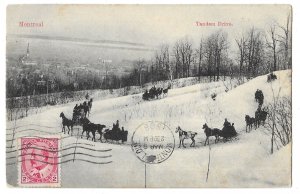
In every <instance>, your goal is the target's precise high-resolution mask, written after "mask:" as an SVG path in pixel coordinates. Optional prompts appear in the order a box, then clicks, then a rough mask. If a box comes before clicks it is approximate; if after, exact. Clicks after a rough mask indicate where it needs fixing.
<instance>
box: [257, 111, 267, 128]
mask: <svg viewBox="0 0 300 194" xmlns="http://www.w3.org/2000/svg"><path fill="white" fill-rule="evenodd" d="M267 115H268V112H267V111H265V110H261V108H260V107H258V109H257V110H256V111H255V121H256V127H259V126H260V124H261V122H262V123H263V125H264V124H265V121H266V119H267Z"/></svg>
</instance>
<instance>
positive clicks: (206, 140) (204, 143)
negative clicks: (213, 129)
mask: <svg viewBox="0 0 300 194" xmlns="http://www.w3.org/2000/svg"><path fill="white" fill-rule="evenodd" d="M207 139H208V137H206V139H205V142H204V146H206V142H207Z"/></svg>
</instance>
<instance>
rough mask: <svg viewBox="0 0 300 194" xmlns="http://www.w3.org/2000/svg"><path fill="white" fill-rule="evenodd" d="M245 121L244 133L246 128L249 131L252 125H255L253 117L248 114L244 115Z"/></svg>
mask: <svg viewBox="0 0 300 194" xmlns="http://www.w3.org/2000/svg"><path fill="white" fill-rule="evenodd" d="M245 121H246V133H247V132H248V131H247V128H248V129H249V132H250V130H251V129H252V126H253V125H255V127H256V122H255V118H253V117H250V116H249V115H246V116H245Z"/></svg>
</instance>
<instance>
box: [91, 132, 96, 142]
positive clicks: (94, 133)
mask: <svg viewBox="0 0 300 194" xmlns="http://www.w3.org/2000/svg"><path fill="white" fill-rule="evenodd" d="M92 133H93V138H94V142H96V132H95V131H93V132H92Z"/></svg>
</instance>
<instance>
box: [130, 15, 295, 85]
mask: <svg viewBox="0 0 300 194" xmlns="http://www.w3.org/2000/svg"><path fill="white" fill-rule="evenodd" d="M291 46H292V45H291V22H290V15H288V16H287V20H286V24H285V25H284V26H282V25H279V24H277V23H276V22H274V23H272V24H270V25H269V26H268V28H267V29H266V30H265V31H264V30H261V29H258V28H255V27H251V28H249V29H248V30H246V31H245V32H244V33H242V34H241V35H240V36H239V37H236V38H235V39H234V42H230V41H229V38H228V34H227V33H226V32H224V31H222V30H218V31H216V32H214V33H212V34H210V35H209V36H207V37H205V38H202V39H201V40H200V42H199V43H194V42H193V41H192V40H191V39H190V38H188V37H185V38H182V39H180V40H178V41H176V42H175V43H174V44H173V45H168V44H163V45H161V46H160V47H159V48H158V49H157V51H156V52H155V54H154V56H153V58H152V60H151V61H148V62H145V61H144V60H142V59H140V60H138V61H136V64H135V65H136V66H135V69H134V70H133V72H132V73H131V75H130V76H129V77H130V78H131V84H133V85H142V84H143V83H146V82H151V81H159V80H166V79H169V80H172V79H174V78H184V77H190V76H199V77H200V76H209V77H210V80H211V81H212V80H214V81H217V80H219V79H220V76H233V75H235V76H243V77H255V76H258V75H261V74H266V73H269V72H272V71H276V70H280V69H288V68H291V65H292V61H291V48H292V47H291ZM132 80H133V83H132Z"/></svg>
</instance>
